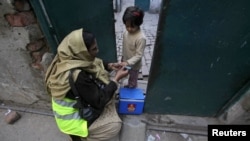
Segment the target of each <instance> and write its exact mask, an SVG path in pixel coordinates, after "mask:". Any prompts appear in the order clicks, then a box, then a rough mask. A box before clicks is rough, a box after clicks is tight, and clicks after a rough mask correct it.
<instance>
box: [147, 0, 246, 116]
mask: <svg viewBox="0 0 250 141" xmlns="http://www.w3.org/2000/svg"><path fill="white" fill-rule="evenodd" d="M249 43H250V1H249V0H237V1H235V0H208V1H200V0H167V1H163V8H162V11H161V15H160V21H159V27H158V38H157V41H156V46H155V50H154V55H153V60H152V62H153V63H152V65H151V70H150V77H149V83H148V89H147V97H146V103H145V112H146V113H160V114H177V115H194V116H216V115H217V114H219V113H220V112H221V110H222V109H224V108H225V106H226V105H230V103H232V102H234V101H235V100H236V99H237V98H238V97H240V96H241V95H242V93H239V92H240V91H241V90H242V89H243V88H244V86H246V85H247V82H248V81H249V78H250V55H249V54H250V45H249Z"/></svg>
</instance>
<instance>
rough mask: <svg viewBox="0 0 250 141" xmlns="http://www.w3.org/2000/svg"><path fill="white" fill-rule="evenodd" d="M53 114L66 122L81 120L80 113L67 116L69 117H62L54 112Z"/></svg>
mask: <svg viewBox="0 0 250 141" xmlns="http://www.w3.org/2000/svg"><path fill="white" fill-rule="evenodd" d="M53 113H54V115H55V116H56V118H58V119H65V120H70V119H81V117H80V115H79V113H78V112H75V113H72V114H67V115H60V114H58V113H57V112H56V111H54V112H53Z"/></svg>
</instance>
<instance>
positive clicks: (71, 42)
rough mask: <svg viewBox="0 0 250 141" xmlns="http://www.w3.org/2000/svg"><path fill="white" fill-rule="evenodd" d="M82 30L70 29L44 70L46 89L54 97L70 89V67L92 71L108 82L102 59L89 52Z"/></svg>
mask: <svg viewBox="0 0 250 141" xmlns="http://www.w3.org/2000/svg"><path fill="white" fill-rule="evenodd" d="M82 30H83V29H78V30H75V31H72V32H71V33H70V34H69V35H67V36H66V37H65V38H64V39H63V41H62V42H61V44H60V45H59V46H58V49H57V55H56V56H55V58H54V60H53V61H52V63H51V64H50V66H49V67H48V69H47V71H46V74H45V83H46V88H47V91H48V93H49V94H50V95H51V96H52V97H54V98H56V99H62V98H64V97H65V95H66V94H67V92H68V91H69V90H70V85H69V79H68V76H69V70H70V69H72V68H81V69H82V70H84V71H86V72H90V73H92V74H93V75H94V76H95V77H96V78H98V79H99V80H101V81H102V82H104V83H105V84H108V83H109V75H108V72H107V71H106V70H105V69H104V66H103V63H102V60H101V59H99V58H94V57H92V56H91V55H90V54H89V52H88V50H87V48H86V46H85V43H84V41H83V37H82ZM79 72H80V70H77V71H76V72H75V73H74V79H76V78H77V76H78V74H79Z"/></svg>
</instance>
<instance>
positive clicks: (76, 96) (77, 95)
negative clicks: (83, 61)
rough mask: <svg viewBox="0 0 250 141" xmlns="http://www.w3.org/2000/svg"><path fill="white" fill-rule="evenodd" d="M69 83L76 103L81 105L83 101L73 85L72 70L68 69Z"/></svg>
mask: <svg viewBox="0 0 250 141" xmlns="http://www.w3.org/2000/svg"><path fill="white" fill-rule="evenodd" d="M69 84H70V86H71V90H72V92H73V94H74V96H75V99H76V100H77V103H78V104H79V105H83V103H82V101H81V97H80V95H79V93H78V91H77V89H76V87H75V83H74V80H73V70H70V71H69Z"/></svg>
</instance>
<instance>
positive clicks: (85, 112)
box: [69, 70, 101, 126]
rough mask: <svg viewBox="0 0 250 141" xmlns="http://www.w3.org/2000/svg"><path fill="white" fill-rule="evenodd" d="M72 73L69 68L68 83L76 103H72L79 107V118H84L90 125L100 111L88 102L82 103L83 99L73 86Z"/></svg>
mask: <svg viewBox="0 0 250 141" xmlns="http://www.w3.org/2000/svg"><path fill="white" fill-rule="evenodd" d="M72 74H73V70H70V73H69V83H70V86H71V89H72V92H73V94H74V96H75V99H76V101H77V103H76V105H74V108H78V109H79V115H80V116H81V118H83V119H84V120H86V121H87V122H88V126H90V125H91V124H92V123H93V122H94V121H95V120H96V119H97V118H98V117H99V116H100V114H101V112H100V111H98V110H96V109H94V108H93V107H91V106H90V105H89V104H84V103H83V100H82V99H81V96H80V95H79V93H78V91H77V89H76V87H75V83H74V80H73V75H72Z"/></svg>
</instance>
